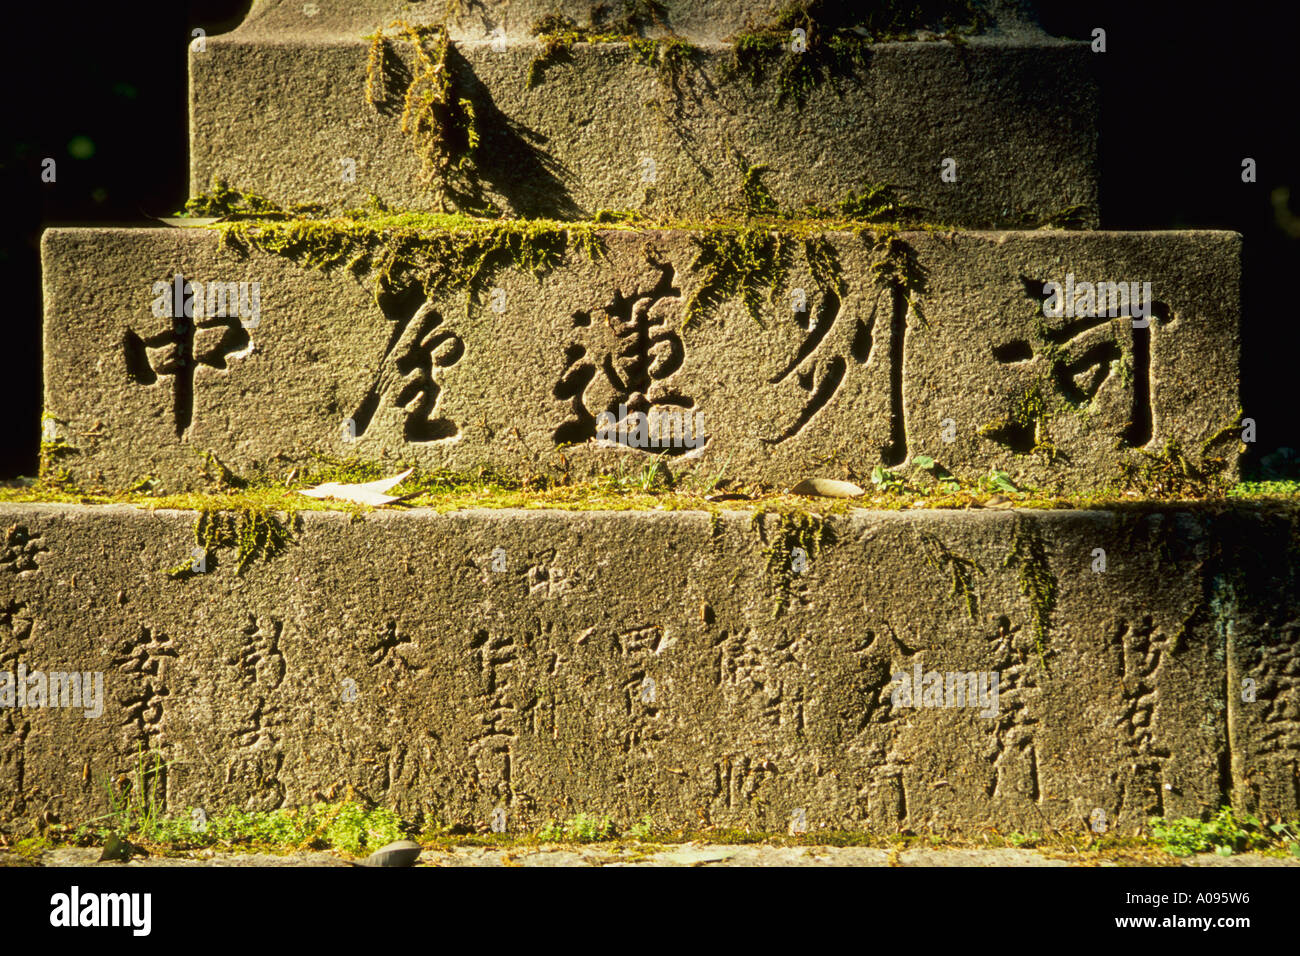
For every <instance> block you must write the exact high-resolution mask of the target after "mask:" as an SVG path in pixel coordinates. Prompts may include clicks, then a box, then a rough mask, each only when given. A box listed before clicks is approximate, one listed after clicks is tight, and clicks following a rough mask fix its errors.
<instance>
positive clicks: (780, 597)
mask: <svg viewBox="0 0 1300 956" xmlns="http://www.w3.org/2000/svg"><path fill="white" fill-rule="evenodd" d="M770 513H771V512H769V511H768V510H767V509H766V508H763V507H760V508H758V509H757V510H756V511H755V512H754V514H753V517H752V518H751V519H750V528H751V529H753V530H754V531H755V532H756V533H757V534H758V537H759V540H760V541H763V542H767V545H768V546H767V547H766V548H765V549H764V550H763V556H764V557H765V558H766V559H767V563H766V566H765V569H764V570H765V573H766V574H767V577H768V579H769V580H770V581H771V582H772V585H773V589H774V590H775V591H776V597H775V599H774V601H773V607H772V616H773V617H774V618H775V617H780V615H781V613H782V612H783V611H784V610H785V609H786V607H787V606H788V605H789V602H790V591H791V588H792V585H793V584H794V579H795V576H796V575H797V574H799V573H802V572H798V571H796V570H795V569H794V550H795V549H796V548H799V549H801V550H802V551H803V554H804V557H805V559H806V560H807V561H808V562H809V563H810V564H811V562H812V561H813V560H814V559H816V557H817V555H818V553H819V552H820V551H821V548H822V545H823V544H824V543H826V542H827V541H828V539H829V537H830V535H831V530H830V527H829V526H828V525H827V523H826V518H825V516H823V515H820V514H816V513H814V512H808V511H802V510H798V509H791V510H788V511H781V512H777V515H778V519H777V522H776V527H775V529H774V530H773V531H772V533H771V536H770V541H769V536H768V528H767V526H768V522H767V520H766V519H767V516H768V514H770ZM805 570H806V569H805Z"/></svg>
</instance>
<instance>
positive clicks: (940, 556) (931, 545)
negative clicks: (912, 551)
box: [919, 531, 984, 621]
mask: <svg viewBox="0 0 1300 956" xmlns="http://www.w3.org/2000/svg"><path fill="white" fill-rule="evenodd" d="M919 534H920V538H921V544H922V545H923V546H924V548H925V551H924V556H925V563H926V564H928V565H929V566H930V567H932V568H934V569H935V570H936V571H938V572H939V573H940V574H943V573H945V572H946V573H947V574H948V575H949V577H950V578H951V579H952V596H953V597H960V598H961V599H962V600H964V601H965V602H966V610H967V611H968V612H969V613H970V619H971V620H972V621H978V620H979V598H978V596H977V595H976V594H975V574H976V573H977V572H978V573H979V574H983V573H984V568H982V567H981V566H980V564H979V562H978V561H974V560H972V559H970V558H964V557H962V556H961V555H959V554H954V553H953V552H952V551H951V550H949V549H948V546H947V545H946V544H944V543H943V542H942V541H940V540H939V539H938V538H937V537H936V536H935V535H933V534H931V533H929V532H928V531H922V532H919Z"/></svg>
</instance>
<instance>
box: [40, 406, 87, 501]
mask: <svg viewBox="0 0 1300 956" xmlns="http://www.w3.org/2000/svg"><path fill="white" fill-rule="evenodd" d="M63 424H66V423H64V422H61V421H59V420H58V419H56V418H55V417H54V416H53V415H51V414H49V413H48V412H44V413H42V414H41V445H40V459H39V461H40V465H39V468H40V470H39V472H38V474H39V476H40V478H41V480H42V481H44V482H46V483H47V484H51V485H58V486H62V487H65V488H71V487H72V486H73V482H74V479H73V476H72V473H71V472H70V471H69V470H68V468H67V466H66V465H64V464H62V462H64V461H66V460H67V459H69V458H75V457H76V456H77V455H79V454H80V453H81V452H80V451H79V450H78V449H77V448H74V447H73V446H72V445H71V444H69V443H68V440H67V439H66V438H64V437H63V436H62V435H55V436H54V437H47V436H48V435H50V434H51V426H52V425H63Z"/></svg>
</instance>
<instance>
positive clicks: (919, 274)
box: [857, 227, 929, 326]
mask: <svg viewBox="0 0 1300 956" xmlns="http://www.w3.org/2000/svg"><path fill="white" fill-rule="evenodd" d="M857 232H858V235H859V237H860V238H861V239H862V240H863V241H864V242H866V243H867V244H868V245H869V246H870V248H871V251H872V256H873V261H872V263H871V277H872V280H873V281H874V282H875V283H876V284H877V285H878V286H881V287H882V288H885V289H888V290H890V291H891V292H893V293H895V294H897V295H899V296H901V297H903V298H904V299H905V300H906V301H907V305H908V307H909V308H910V309H911V310H912V312H913V313H914V314H915V315H916V317H917V319H918V320H919V321H920V323H921V325H922V326H928V325H929V320H928V319H927V318H926V315H925V308H924V306H923V304H922V296H923V295H924V294H925V289H926V283H927V280H928V276H929V273H928V271H927V270H926V268H925V266H923V265H921V262H920V260H919V259H917V256H916V249H914V248H913V247H912V244H911V243H909V242H908V241H907V240H906V239H904V238H903V237H902V236H900V235H899V234H898V230H897V229H894V228H892V227H890V228H885V229H878V228H871V227H865V228H859V229H858V230H857Z"/></svg>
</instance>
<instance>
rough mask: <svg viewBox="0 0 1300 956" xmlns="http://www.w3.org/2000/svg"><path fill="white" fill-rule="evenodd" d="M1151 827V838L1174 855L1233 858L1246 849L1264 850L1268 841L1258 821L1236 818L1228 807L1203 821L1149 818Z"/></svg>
mask: <svg viewBox="0 0 1300 956" xmlns="http://www.w3.org/2000/svg"><path fill="white" fill-rule="evenodd" d="M1150 826H1151V835H1152V836H1153V837H1154V838H1155V839H1156V841H1157V842H1159V843H1160V844H1161V845H1162V846H1163V848H1164V849H1165V851H1166V852H1168V853H1171V854H1172V855H1174V856H1191V855H1192V854H1193V853H1209V852H1211V851H1213V852H1215V853H1217V854H1219V856H1232V855H1233V854H1234V853H1243V852H1245V851H1248V850H1262V849H1265V848H1266V847H1268V845H1269V842H1270V841H1269V838H1268V836H1267V835H1266V834H1265V833H1264V832H1263V825H1262V824H1261V823H1260V822H1259V819H1258V818H1256V817H1254V816H1252V815H1250V814H1248V813H1246V814H1242V815H1241V816H1240V817H1238V816H1237V814H1236V813H1235V812H1234V811H1233V809H1232V808H1231V807H1222V808H1220V810H1219V812H1218V813H1216V814H1215V815H1214V816H1212V817H1210V819H1209V820H1205V821H1202V820H1197V819H1196V818H1194V817H1180V818H1179V819H1176V820H1166V819H1165V818H1164V817H1152V818H1151V820H1150Z"/></svg>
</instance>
